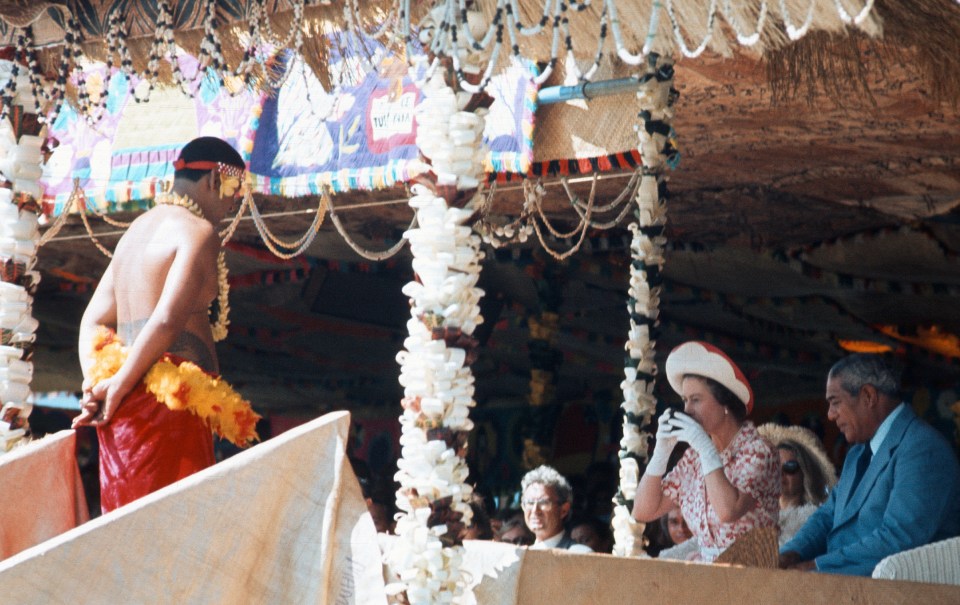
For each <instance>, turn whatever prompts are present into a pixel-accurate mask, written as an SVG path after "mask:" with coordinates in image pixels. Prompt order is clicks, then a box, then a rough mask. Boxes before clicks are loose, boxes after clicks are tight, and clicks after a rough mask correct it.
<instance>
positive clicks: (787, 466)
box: [780, 460, 800, 475]
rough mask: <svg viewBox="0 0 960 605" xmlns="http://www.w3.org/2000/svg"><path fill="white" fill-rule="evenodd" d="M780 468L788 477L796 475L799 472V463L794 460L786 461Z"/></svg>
mask: <svg viewBox="0 0 960 605" xmlns="http://www.w3.org/2000/svg"><path fill="white" fill-rule="evenodd" d="M780 468H781V469H783V472H785V473H786V474H788V475H796V474H797V473H799V472H800V463H799V462H797V461H796V460H787V461H786V462H784V463H783V466H782V467H780Z"/></svg>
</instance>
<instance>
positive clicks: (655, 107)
mask: <svg viewBox="0 0 960 605" xmlns="http://www.w3.org/2000/svg"><path fill="white" fill-rule="evenodd" d="M672 85H673V62H672V61H671V60H670V59H669V58H666V57H659V56H657V55H655V54H650V55H649V58H648V62H647V66H646V70H645V72H644V73H643V74H642V76H641V77H640V88H639V90H638V91H637V104H638V106H639V107H640V113H639V114H638V116H639V118H640V126H639V128H638V129H637V137H638V145H637V147H638V148H639V150H640V153H641V155H642V158H643V170H642V176H641V177H640V186H639V188H638V189H637V192H636V197H635V199H636V202H637V209H636V217H637V222H636V223H632V224H631V225H630V227H629V228H630V231H631V232H632V233H633V241H632V242H631V243H630V258H631V262H630V286H629V290H628V298H627V313H628V314H629V318H630V329H629V331H628V333H627V342H626V345H625V349H626V351H627V355H626V358H625V368H624V374H625V378H624V380H623V382H621V383H620V386H621V388H622V389H623V403H622V404H621V407H622V408H623V438H622V439H621V440H620V486H619V489H618V490H617V493H616V494H615V495H614V498H613V504H614V509H613V521H612V525H613V535H614V547H613V553H614V554H615V555H619V556H637V555H640V554H643V529H644V524H642V523H639V522H637V521H636V520H635V519H634V518H633V514H632V510H633V498H634V495H635V494H636V491H637V485H638V484H639V482H640V475H641V473H642V470H643V468H644V467H645V466H646V462H647V448H648V445H649V441H650V438H651V435H650V432H649V431H647V430H646V429H647V427H648V426H649V425H650V422H651V420H652V418H653V415H654V413H655V412H656V406H657V400H656V397H654V395H653V389H654V379H655V377H656V372H657V366H656V361H655V360H654V355H655V350H654V348H655V344H656V329H657V326H658V318H659V314H660V292H661V289H662V278H661V271H662V270H663V250H664V245H665V244H666V239H665V238H664V237H663V229H664V225H665V224H666V220H667V215H666V212H667V206H666V197H667V195H666V194H667V188H666V184H667V178H666V175H665V174H664V173H665V171H666V169H667V167H668V166H669V162H670V156H671V155H673V154H675V146H674V144H673V142H672V139H673V129H672V127H671V122H672V121H673V107H672V106H673V103H674V101H675V100H676V98H677V96H678V93H677V91H676V90H675V89H674V88H673V86H672Z"/></svg>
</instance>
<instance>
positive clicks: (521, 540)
mask: <svg viewBox="0 0 960 605" xmlns="http://www.w3.org/2000/svg"><path fill="white" fill-rule="evenodd" d="M500 541H501V542H507V543H508V544H513V545H515V546H524V545H525V544H526V543H527V540H526V538H524V537H523V536H516V537H513V538H502V539H501V540H500Z"/></svg>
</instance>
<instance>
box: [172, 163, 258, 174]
mask: <svg viewBox="0 0 960 605" xmlns="http://www.w3.org/2000/svg"><path fill="white" fill-rule="evenodd" d="M173 169H174V170H217V171H219V172H220V174H225V175H227V176H235V177H238V178H239V177H242V176H243V173H244V172H245V171H246V170H245V169H243V168H240V167H239V166H234V165H232V164H224V163H223V162H212V161H210V160H198V161H196V162H185V161H183V159H179V160H176V161H174V162H173Z"/></svg>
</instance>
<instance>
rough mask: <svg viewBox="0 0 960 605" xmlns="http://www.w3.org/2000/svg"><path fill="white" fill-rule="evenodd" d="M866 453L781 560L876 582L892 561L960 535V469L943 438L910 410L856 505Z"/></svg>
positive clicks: (850, 460)
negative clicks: (880, 567) (792, 557)
mask: <svg viewBox="0 0 960 605" xmlns="http://www.w3.org/2000/svg"><path fill="white" fill-rule="evenodd" d="M864 449H865V445H863V444H858V445H856V446H854V447H852V448H851V449H850V451H849V452H848V453H847V458H846V460H845V461H844V464H843V471H842V472H841V474H840V481H839V482H838V483H837V486H836V488H835V489H834V490H833V492H831V494H830V496H829V498H827V501H826V502H825V503H824V504H823V506H821V507H820V508H819V509H818V510H817V511H816V512H815V513H814V514H813V515H812V516H811V517H810V518H809V519H808V520H807V522H806V524H804V526H803V527H802V528H801V529H800V531H799V532H797V535H796V536H794V538H793V539H792V540H790V541H789V542H787V543H786V544H784V545H783V547H782V548H781V549H780V552H788V551H796V552H797V553H798V554H799V555H800V557H801V559H803V560H804V561H809V560H810V559H815V560H816V564H817V569H818V570H820V571H825V572H831V573H843V574H852V575H863V576H869V575H870V574H871V573H872V572H873V568H874V567H876V565H877V563H879V562H880V560H881V559H883V558H884V557H886V556H887V555H891V554H893V553H896V552H900V551H902V550H907V549H910V548H915V547H917V546H921V545H923V544H928V543H930V542H935V541H937V540H942V539H946V538H951V537H953V536H956V535H958V534H960V465H958V464H957V458H956V456H955V455H954V453H953V450H952V449H951V448H950V445H949V444H948V443H947V441H946V439H944V438H943V436H942V435H941V434H940V433H938V432H937V431H936V430H935V429H934V428H933V427H931V426H930V425H928V424H927V423H925V422H923V421H922V420H920V419H919V418H918V417H917V415H916V414H914V413H913V410H912V409H910V408H909V407H906V409H904V410H903V411H902V412H901V413H900V414H899V416H897V418H896V419H895V420H894V423H893V425H892V426H891V428H890V432H889V433H888V434H887V436H886V438H885V439H884V441H883V444H881V446H880V448H879V451H877V452H876V453H875V454H874V456H873V460H872V461H871V463H870V467H869V468H868V469H867V472H866V473H865V474H864V476H863V479H862V480H861V484H860V487H859V489H857V491H856V492H855V493H854V494H853V498H852V499H850V498H849V495H850V487H851V486H850V484H851V483H853V476H854V474H855V473H856V468H857V460H858V459H859V458H860V456H861V454H862V453H863V451H864ZM848 500H849V502H848Z"/></svg>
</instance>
